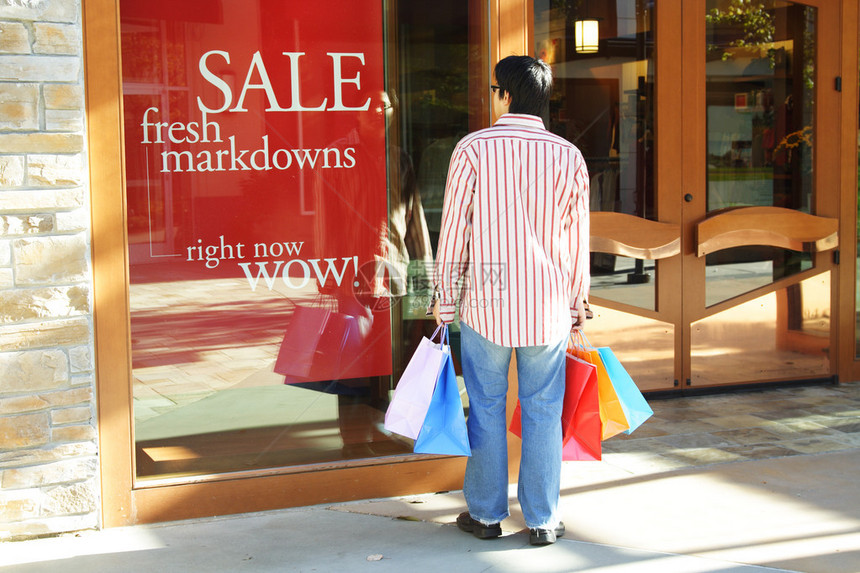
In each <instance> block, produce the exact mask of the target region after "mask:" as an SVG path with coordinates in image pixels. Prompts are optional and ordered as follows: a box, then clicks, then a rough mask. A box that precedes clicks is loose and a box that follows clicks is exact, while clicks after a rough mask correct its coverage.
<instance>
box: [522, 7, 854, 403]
mask: <svg viewBox="0 0 860 573" xmlns="http://www.w3.org/2000/svg"><path fill="white" fill-rule="evenodd" d="M837 4H838V3H836V2H813V3H798V2H783V1H770V2H762V3H755V6H754V7H753V6H751V5H750V4H748V3H743V2H734V1H730V0H724V1H717V0H709V1H707V2H684V3H683V4H682V3H681V2H659V3H657V2H647V1H644V0H629V1H619V2H590V3H577V4H576V5H572V4H571V5H564V6H559V5H557V3H555V2H548V1H540V0H536V1H535V2H534V22H535V24H534V47H535V51H536V53H538V54H539V55H541V56H542V57H544V58H545V59H547V60H548V61H550V62H552V63H553V65H554V69H555V70H556V82H557V90H556V94H555V96H554V99H553V106H552V110H551V114H550V115H551V117H550V118H549V121H550V129H552V130H554V131H556V132H557V133H559V134H561V135H563V136H565V137H567V138H568V139H570V140H571V141H573V142H575V143H576V144H577V145H579V146H580V148H581V149H582V150H583V152H584V154H585V156H586V157H587V161H588V165H589V172H590V175H591V207H592V213H593V215H592V236H593V246H592V250H593V251H595V252H594V253H593V259H592V277H593V278H592V290H591V298H592V303H593V305H594V306H595V307H596V310H597V313H596V314H597V318H596V319H595V320H594V321H593V324H592V325H591V328H590V329H589V332H590V333H591V334H590V336H591V338H592V339H593V341H594V342H598V343H600V344H610V345H612V346H613V348H615V349H616V351H617V352H618V353H619V354H620V355H621V356H622V360H624V362H625V364H627V366H628V368H629V369H630V370H631V371H632V372H635V375H634V377H635V378H636V380H637V383H638V384H639V385H640V386H641V387H642V388H643V389H644V390H687V389H699V388H706V387H713V386H729V385H745V384H755V383H762V382H770V381H781V382H785V381H790V380H825V379H830V378H831V377H832V376H833V374H834V373H835V371H836V370H835V364H834V363H835V352H833V339H834V336H835V330H834V329H835V325H834V323H833V322H832V321H831V316H833V314H834V313H833V312H832V302H833V300H834V293H835V280H834V279H835V277H834V273H835V270H836V267H835V263H834V261H836V260H838V258H837V257H838V250H837V249H838V235H837V228H838V221H837V219H836V217H837V214H838V189H839V187H838V154H837V153H836V148H835V142H834V139H833V138H828V137H821V136H820V135H818V134H822V133H830V132H835V131H836V130H837V129H838V118H837V116H836V115H835V114H834V113H831V112H829V111H827V110H828V109H833V108H835V106H836V105H837V102H838V100H837V99H836V98H837V92H836V91H835V89H834V86H833V78H835V76H836V75H837V68H836V65H837V60H838V50H839V44H838V37H837V36H836V35H834V34H825V33H822V30H831V29H835V28H836V26H837V18H838V6H837ZM589 31H593V32H594V34H595V35H594V37H593V38H590V37H588V32H589Z"/></svg>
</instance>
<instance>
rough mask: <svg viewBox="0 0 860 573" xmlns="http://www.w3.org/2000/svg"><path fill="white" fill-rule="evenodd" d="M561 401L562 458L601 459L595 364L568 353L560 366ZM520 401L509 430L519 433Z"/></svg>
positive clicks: (515, 433) (518, 434)
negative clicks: (562, 368) (562, 382)
mask: <svg viewBox="0 0 860 573" xmlns="http://www.w3.org/2000/svg"><path fill="white" fill-rule="evenodd" d="M564 378H565V382H564V402H563V406H562V412H561V432H562V455H561V459H562V460H564V461H588V460H600V459H601V446H600V439H601V424H600V411H599V405H598V395H597V368H596V367H595V366H594V364H591V363H589V362H586V361H585V360H582V359H580V358H577V357H576V356H574V355H573V354H570V353H568V354H567V355H566V359H565V368H564ZM521 416H522V412H521V406H520V403H519V402H517V407H516V409H515V410H514V414H513V417H512V419H511V426H510V431H511V433H513V434H514V435H516V436H522V418H521Z"/></svg>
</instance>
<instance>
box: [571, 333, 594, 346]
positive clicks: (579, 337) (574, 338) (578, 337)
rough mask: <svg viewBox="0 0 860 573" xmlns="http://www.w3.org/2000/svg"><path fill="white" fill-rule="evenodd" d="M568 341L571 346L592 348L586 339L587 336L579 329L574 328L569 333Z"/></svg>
mask: <svg viewBox="0 0 860 573" xmlns="http://www.w3.org/2000/svg"><path fill="white" fill-rule="evenodd" d="M570 343H571V346H579V347H581V348H594V346H592V345H591V341H590V340H588V337H587V336H586V335H585V333H584V332H583V331H581V330H574V331H572V332H571V333H570Z"/></svg>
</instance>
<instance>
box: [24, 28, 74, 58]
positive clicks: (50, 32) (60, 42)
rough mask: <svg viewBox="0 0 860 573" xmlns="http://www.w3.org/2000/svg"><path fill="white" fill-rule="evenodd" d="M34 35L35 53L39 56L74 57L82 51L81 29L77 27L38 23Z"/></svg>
mask: <svg viewBox="0 0 860 573" xmlns="http://www.w3.org/2000/svg"><path fill="white" fill-rule="evenodd" d="M33 35H34V38H35V41H34V42H33V52H34V53H37V54H63V55H74V54H77V53H79V52H80V49H81V29H80V28H78V27H77V26H73V25H69V24H55V23H52V22H36V23H34V24H33Z"/></svg>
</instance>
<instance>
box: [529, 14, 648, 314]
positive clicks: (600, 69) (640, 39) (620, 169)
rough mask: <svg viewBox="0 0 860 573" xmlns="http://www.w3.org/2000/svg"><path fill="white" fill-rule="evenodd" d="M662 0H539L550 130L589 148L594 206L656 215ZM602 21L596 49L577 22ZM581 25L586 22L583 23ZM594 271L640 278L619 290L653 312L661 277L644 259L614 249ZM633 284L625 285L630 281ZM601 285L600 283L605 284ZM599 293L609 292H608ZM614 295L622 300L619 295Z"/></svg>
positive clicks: (539, 44) (538, 33)
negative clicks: (658, 5)
mask: <svg viewBox="0 0 860 573" xmlns="http://www.w3.org/2000/svg"><path fill="white" fill-rule="evenodd" d="M654 5H655V2H649V1H646V0H617V1H615V2H590V3H589V2H557V1H554V0H535V2H534V10H535V42H536V46H535V50H536V53H537V54H538V56H539V57H540V58H542V59H543V60H545V61H546V62H547V63H549V64H551V65H552V68H553V73H554V76H555V85H554V89H553V96H552V101H551V102H550V110H549V118H545V120H546V121H547V126H548V127H549V129H550V130H551V131H553V132H554V133H557V134H559V135H561V136H562V137H565V138H567V139H568V140H570V141H571V142H573V143H574V144H575V145H576V146H577V147H579V149H580V150H581V151H582V153H583V155H584V156H585V159H586V163H587V165H588V172H589V175H590V176H591V209H592V210H593V211H612V212H616V213H626V214H629V215H636V216H638V217H644V218H646V219H652V220H654V219H656V216H657V213H656V199H655V194H654V139H653V135H654V129H653V127H654V11H655V7H654ZM584 20H590V21H596V22H597V27H598V36H599V42H598V43H597V46H596V48H597V49H596V50H594V49H593V48H584V47H583V44H584V43H586V42H583V38H577V37H576V29H577V22H581V21H584ZM580 29H582V26H580ZM592 272H593V274H594V275H595V276H598V275H600V274H601V273H604V274H605V273H607V272H608V273H619V274H625V276H626V275H627V274H630V275H634V276H633V279H632V280H631V281H630V283H629V284H631V285H635V287H632V288H631V289H630V290H631V292H630V293H625V294H621V293H622V291H625V290H627V287H626V286H622V285H615V287H614V291H615V292H616V293H619V296H621V297H623V298H624V299H626V300H630V301H634V302H632V303H631V304H636V305H637V306H642V307H644V308H648V309H653V308H654V307H655V304H656V303H655V300H656V290H655V281H650V278H651V275H652V274H653V273H650V274H649V273H646V272H645V271H644V263H643V262H641V261H640V262H638V263H636V264H635V265H634V268H633V270H632V271H631V272H629V273H628V272H627V265H626V262H624V261H622V260H621V259H620V258H617V257H614V256H612V255H607V254H596V255H595V256H594V257H593V258H592ZM625 285H626V283H625ZM598 286H599V285H598ZM600 296H603V295H602V294H601V295H600ZM613 300H617V299H615V298H613Z"/></svg>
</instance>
